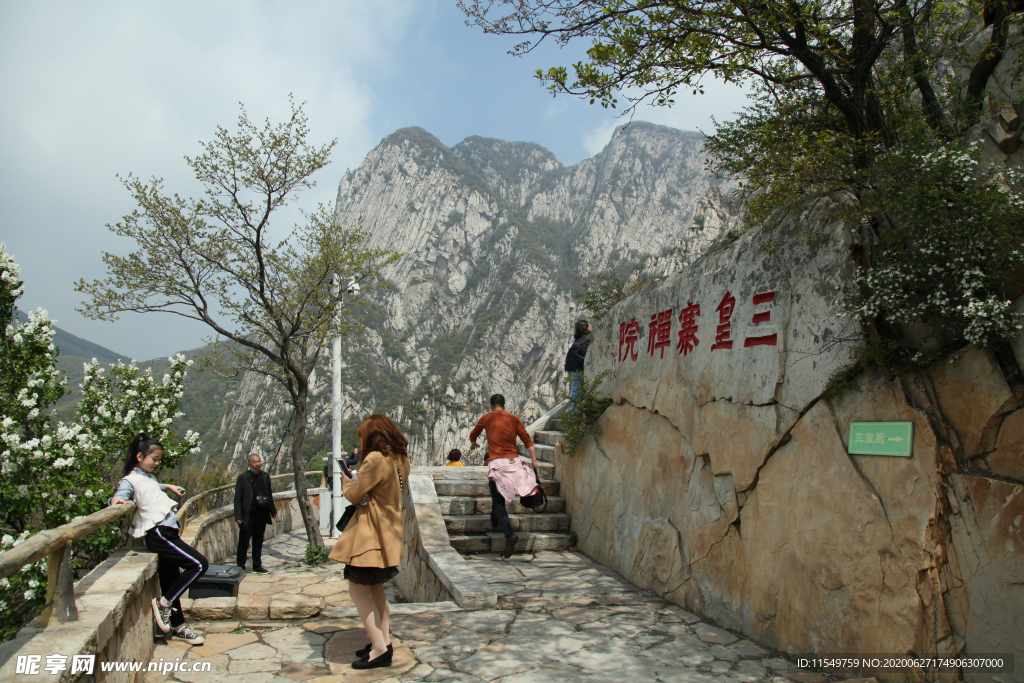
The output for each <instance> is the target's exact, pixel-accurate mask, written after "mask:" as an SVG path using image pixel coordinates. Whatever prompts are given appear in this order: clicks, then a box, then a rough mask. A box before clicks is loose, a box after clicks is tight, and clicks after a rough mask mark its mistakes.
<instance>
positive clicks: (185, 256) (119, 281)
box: [78, 103, 400, 546]
mask: <svg viewBox="0 0 1024 683" xmlns="http://www.w3.org/2000/svg"><path fill="white" fill-rule="evenodd" d="M308 133H309V130H308V127H307V124H306V116H305V115H304V113H303V111H302V106H301V105H300V106H295V105H294V103H293V104H292V113H291V116H290V118H289V119H288V120H287V121H285V122H284V123H280V124H277V125H271V123H270V121H269V120H268V121H267V122H266V123H265V125H264V126H263V127H262V128H260V127H257V126H255V125H253V124H252V123H250V122H249V119H248V117H247V115H246V113H245V109H244V108H243V109H242V112H241V114H240V115H239V118H238V130H237V132H235V133H231V132H229V131H228V130H226V129H224V128H220V127H218V129H217V134H216V136H215V138H214V140H213V141H212V142H208V143H204V150H203V153H202V154H200V155H199V156H197V157H194V158H190V157H185V161H186V163H187V164H188V165H189V167H190V168H191V169H192V170H193V172H194V173H195V176H196V178H197V179H198V180H199V181H200V182H201V183H202V184H203V185H204V186H205V188H206V190H205V195H204V196H203V197H202V198H201V199H185V198H182V197H180V196H178V195H177V194H174V195H168V194H166V193H165V192H164V188H163V183H162V181H161V180H159V179H155V178H154V179H153V180H151V181H150V182H149V183H145V182H142V181H141V180H139V179H137V178H134V177H132V176H129V177H128V179H127V180H126V181H125V183H124V184H125V186H126V187H127V188H128V190H129V192H131V194H132V197H133V198H134V199H135V201H136V203H137V204H138V208H136V209H135V210H134V211H133V212H132V213H131V214H129V215H127V216H125V217H124V218H123V219H122V220H121V221H120V222H119V223H117V224H115V225H113V226H110V229H111V230H112V231H113V232H115V233H116V234H118V235H121V236H124V237H129V238H131V239H132V240H134V241H135V243H136V246H137V248H136V250H135V251H133V252H131V253H130V254H128V255H127V256H117V255H115V254H110V253H104V255H103V259H104V262H105V263H106V265H107V273H108V275H107V277H106V278H105V279H103V280H96V281H94V282H92V283H86V282H85V281H80V282H79V284H78V291H80V292H83V293H85V294H86V295H88V297H89V299H88V300H87V301H86V302H85V303H84V310H83V312H84V313H85V314H86V315H89V316H91V317H94V318H98V319H102V320H111V319H116V317H117V315H118V314H120V313H122V312H128V311H131V312H143V313H149V312H160V313H172V314H175V315H179V316H182V317H185V318H190V319H193V320H198V321H200V322H203V323H205V324H206V325H208V326H209V327H210V328H211V329H212V330H213V333H214V335H215V339H216V340H217V341H220V340H221V339H227V340H230V341H231V342H234V343H232V344H224V345H223V348H225V349H226V352H225V353H222V354H219V355H217V356H216V357H215V358H214V359H213V360H212V361H211V365H212V366H214V367H216V368H219V369H220V370H222V371H229V372H239V371H247V372H254V373H257V374H261V375H266V376H268V377H270V378H272V379H273V380H274V381H276V382H278V383H279V384H280V386H281V387H282V388H283V389H284V390H285V393H286V395H287V397H288V400H289V401H290V403H291V405H292V407H293V408H294V410H295V419H294V422H293V427H292V429H291V435H292V443H291V448H292V453H291V455H292V463H293V465H294V471H295V489H296V491H298V492H299V501H300V508H301V510H302V520H303V523H304V525H305V527H306V534H307V536H308V538H309V542H310V543H311V544H313V545H317V546H322V545H323V539H322V538H321V537H320V530H319V522H318V521H317V520H315V519H314V518H313V513H312V507H311V506H310V505H309V503H308V501H307V499H306V496H305V495H304V494H305V491H306V476H305V463H306V459H305V457H304V456H303V443H304V440H305V433H306V418H307V402H308V396H309V375H310V373H311V372H312V369H313V365H314V363H315V361H316V358H317V355H318V353H319V350H320V349H321V348H322V347H323V346H324V345H325V344H326V343H327V341H328V340H329V339H330V338H332V337H334V336H337V335H344V334H346V333H348V332H349V331H351V330H354V329H358V321H357V320H355V318H354V315H353V313H354V310H355V309H354V306H356V305H358V304H359V300H358V297H356V298H352V297H350V296H348V295H347V291H346V289H345V288H344V287H332V282H333V281H334V278H336V277H337V278H340V281H342V282H348V283H358V284H359V285H360V287H361V290H360V291H362V292H364V293H365V292H367V291H369V290H371V289H373V287H375V286H384V283H383V282H382V281H381V280H380V273H381V269H382V268H383V267H384V266H385V265H386V264H388V263H393V262H394V261H395V260H397V259H398V258H399V256H400V255H399V254H397V253H395V252H393V251H388V250H384V249H368V248H365V247H364V246H363V245H364V243H365V242H366V240H367V238H368V237H369V234H368V233H367V232H366V231H364V230H362V229H361V227H357V228H345V227H342V226H341V225H339V223H338V222H337V220H336V219H335V216H334V214H333V212H331V211H330V210H328V209H327V208H325V207H323V206H320V207H319V208H318V209H317V210H316V211H315V212H313V213H311V214H304V216H305V221H304V222H303V223H302V224H300V225H298V226H296V227H295V228H294V229H293V230H291V231H290V232H289V233H288V234H286V235H283V239H282V238H281V237H282V236H281V235H280V233H279V236H278V238H276V239H275V238H274V237H273V236H272V234H271V224H272V218H274V217H275V216H276V215H277V214H276V213H275V212H278V210H279V209H281V208H282V207H283V206H285V205H286V204H287V203H289V202H291V201H292V200H293V199H294V198H295V195H296V194H297V193H298V192H300V191H301V190H303V189H306V188H310V187H313V186H314V185H315V183H314V182H313V180H312V175H313V174H314V173H315V172H316V171H318V170H320V169H321V168H323V167H324V166H326V165H327V163H328V157H329V155H330V151H331V149H332V148H333V146H334V144H335V142H333V141H332V142H330V143H328V144H326V145H323V146H320V147H315V146H311V145H310V144H309V143H308V142H307V136H308Z"/></svg>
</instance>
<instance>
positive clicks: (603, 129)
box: [583, 119, 624, 156]
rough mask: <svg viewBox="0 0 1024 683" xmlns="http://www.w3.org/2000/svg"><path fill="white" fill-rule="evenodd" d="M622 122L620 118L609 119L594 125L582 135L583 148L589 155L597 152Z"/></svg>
mask: <svg viewBox="0 0 1024 683" xmlns="http://www.w3.org/2000/svg"><path fill="white" fill-rule="evenodd" d="M623 123H624V121H623V120H622V119H611V120H609V121H602V122H601V123H599V124H598V125H597V126H594V127H593V128H592V129H591V130H590V132H589V133H584V135H583V149H585V150H587V154H589V155H590V156H594V155H595V154H599V153H600V152H601V150H602V149H604V148H605V147H606V146H607V145H608V143H609V142H611V139H612V133H614V132H615V129H616V128H617V127H618V126H620V125H622V124H623Z"/></svg>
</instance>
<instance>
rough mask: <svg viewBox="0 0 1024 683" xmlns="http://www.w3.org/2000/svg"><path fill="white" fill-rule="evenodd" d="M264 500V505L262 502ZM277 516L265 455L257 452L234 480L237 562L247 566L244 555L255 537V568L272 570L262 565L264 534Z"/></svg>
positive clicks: (256, 570)
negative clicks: (264, 460) (262, 455)
mask: <svg viewBox="0 0 1024 683" xmlns="http://www.w3.org/2000/svg"><path fill="white" fill-rule="evenodd" d="M260 502H264V503H265V505H262V506H261V505H260V504H259V503H260ZM272 519H277V508H275V507H274V494H273V489H271V487H270V475H269V474H267V473H266V472H264V471H263V459H262V458H261V457H260V456H259V455H258V454H256V453H253V454H252V455H250V456H249V469H247V470H246V471H245V472H242V473H241V474H240V475H238V481H236V482H235V521H236V522H237V523H238V526H239V530H238V555H237V557H236V559H237V560H238V566H239V567H242V568H243V569H244V568H245V556H246V554H247V553H248V552H249V540H250V539H251V540H252V570H253V572H255V573H257V574H269V573H270V572H268V571H267V570H266V569H264V568H263V536H264V534H265V533H266V531H267V524H269V523H270V522H271V520H272Z"/></svg>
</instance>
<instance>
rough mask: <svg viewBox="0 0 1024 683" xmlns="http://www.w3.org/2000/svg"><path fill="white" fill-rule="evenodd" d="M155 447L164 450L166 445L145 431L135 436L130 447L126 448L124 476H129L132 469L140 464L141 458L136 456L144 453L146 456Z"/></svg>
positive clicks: (143, 455)
mask: <svg viewBox="0 0 1024 683" xmlns="http://www.w3.org/2000/svg"><path fill="white" fill-rule="evenodd" d="M154 448H159V449H160V450H164V445H163V444H162V443H160V442H159V441H157V440H156V439H154V438H153V437H151V436H147V435H146V434H145V433H143V432H139V433H138V434H136V435H135V438H134V439H132V442H131V443H130V444H128V448H127V449H126V450H125V454H124V475H123V476H125V477H127V476H128V475H129V474H131V473H132V470H134V469H135V468H136V467H138V466H139V459H138V458H137V457H136V456H138V455H139V454H142V457H146V456H147V455H149V453H150V451H152V450H153V449H154Z"/></svg>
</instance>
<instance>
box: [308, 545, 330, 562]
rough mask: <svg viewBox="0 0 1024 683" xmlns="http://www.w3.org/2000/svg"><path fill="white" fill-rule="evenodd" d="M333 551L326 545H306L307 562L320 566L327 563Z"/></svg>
mask: <svg viewBox="0 0 1024 683" xmlns="http://www.w3.org/2000/svg"><path fill="white" fill-rule="evenodd" d="M330 554H331V551H330V550H328V549H327V547H326V546H317V545H313V544H312V543H310V544H309V545H307V546H306V564H308V565H309V566H310V567H319V566H320V565H322V564H326V563H327V560H328V555H330Z"/></svg>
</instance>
